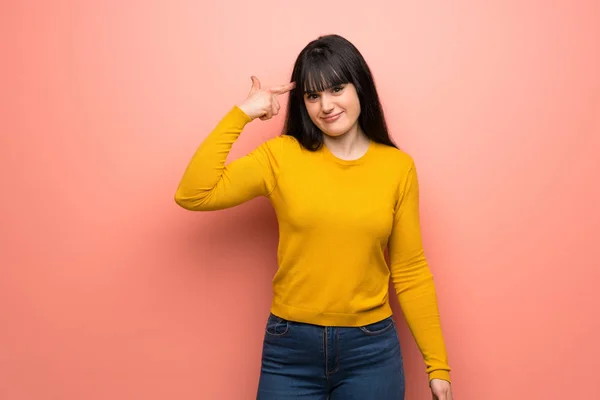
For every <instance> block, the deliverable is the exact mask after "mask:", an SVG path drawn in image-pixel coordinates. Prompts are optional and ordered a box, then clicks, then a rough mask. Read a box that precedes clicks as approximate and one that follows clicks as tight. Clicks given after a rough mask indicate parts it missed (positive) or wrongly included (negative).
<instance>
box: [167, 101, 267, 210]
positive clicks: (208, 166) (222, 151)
mask: <svg viewBox="0 0 600 400" xmlns="http://www.w3.org/2000/svg"><path fill="white" fill-rule="evenodd" d="M250 121H251V119H250V118H249V117H248V116H247V115H246V114H245V113H244V112H243V111H242V110H241V109H239V108H238V107H237V106H234V107H233V108H232V109H231V110H230V111H229V112H228V113H227V115H225V117H224V118H223V119H222V120H221V121H220V122H219V123H218V124H217V126H216V127H215V129H214V130H213V131H212V132H211V133H210V134H209V135H208V137H207V138H206V139H205V140H204V141H203V142H202V144H201V145H200V146H199V148H198V149H197V150H196V152H195V154H194V155H193V157H192V159H191V160H190V162H189V164H188V166H187V168H186V170H185V172H184V174H183V177H182V178H181V181H180V183H179V186H178V187H177V191H176V193H175V202H176V203H177V204H178V205H180V206H181V207H183V208H185V209H187V210H192V211H208V210H218V209H225V208H229V207H233V206H236V205H238V204H241V203H243V202H245V201H248V200H250V199H252V198H254V197H257V196H266V195H268V194H269V193H270V192H271V191H272V190H273V189H274V187H275V184H276V181H277V177H276V170H275V168H274V164H275V161H274V159H273V154H272V152H271V147H270V144H271V142H270V141H267V142H265V143H263V144H261V145H260V146H259V147H257V148H256V149H255V150H254V151H252V152H251V153H250V154H248V155H246V156H243V157H241V158H238V159H236V160H234V161H232V162H230V163H229V164H227V165H226V164H225V162H226V159H227V156H228V154H229V152H230V150H231V147H232V145H233V143H234V142H235V141H236V140H237V138H238V137H239V135H240V133H241V132H242V130H243V129H244V127H245V126H246V124H248V123H249V122H250Z"/></svg>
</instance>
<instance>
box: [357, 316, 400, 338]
mask: <svg viewBox="0 0 600 400" xmlns="http://www.w3.org/2000/svg"><path fill="white" fill-rule="evenodd" d="M394 326H395V324H394V319H393V318H392V317H388V318H386V319H384V320H381V321H378V322H373V323H372V324H369V325H364V326H361V327H360V330H361V331H363V332H364V333H366V334H368V335H379V334H382V333H384V332H387V331H389V330H390V329H391V328H393V327H394Z"/></svg>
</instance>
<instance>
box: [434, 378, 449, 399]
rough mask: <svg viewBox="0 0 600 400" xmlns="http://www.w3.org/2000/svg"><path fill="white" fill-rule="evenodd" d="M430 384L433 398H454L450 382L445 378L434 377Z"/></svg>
mask: <svg viewBox="0 0 600 400" xmlns="http://www.w3.org/2000/svg"><path fill="white" fill-rule="evenodd" d="M429 386H431V393H432V394H433V400H452V390H450V382H448V381H445V380H443V379H432V380H431V382H430V384H429Z"/></svg>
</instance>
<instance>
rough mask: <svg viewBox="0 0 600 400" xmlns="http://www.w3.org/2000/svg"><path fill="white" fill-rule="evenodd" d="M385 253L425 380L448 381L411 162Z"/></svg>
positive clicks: (415, 174) (448, 369)
mask: <svg viewBox="0 0 600 400" xmlns="http://www.w3.org/2000/svg"><path fill="white" fill-rule="evenodd" d="M388 252H389V258H390V269H391V275H392V282H393V284H394V288H395V290H396V294H397V296H398V300H399V303H400V307H401V309H402V312H403V314H404V317H405V320H406V323H407V325H408V327H409V329H410V331H411V333H412V335H413V337H414V338H415V341H416V343H417V346H418V347H419V349H420V351H421V354H422V355H423V358H424V361H425V365H426V371H427V373H428V375H429V380H431V379H434V378H438V379H444V380H447V381H450V367H449V365H448V361H447V356H446V348H445V344H444V339H443V336H442V329H441V324H440V316H439V312H438V304H437V298H436V291H435V286H434V281H433V275H432V273H431V271H430V269H429V265H428V263H427V260H426V258H425V254H424V250H423V245H422V239H421V228H420V216H419V184H418V180H417V173H416V169H415V165H414V162H412V160H411V164H410V169H409V170H408V172H407V174H406V177H405V179H404V180H403V184H402V185H400V193H399V199H398V202H397V205H396V209H395V214H394V225H393V229H392V234H391V236H390V240H389V245H388Z"/></svg>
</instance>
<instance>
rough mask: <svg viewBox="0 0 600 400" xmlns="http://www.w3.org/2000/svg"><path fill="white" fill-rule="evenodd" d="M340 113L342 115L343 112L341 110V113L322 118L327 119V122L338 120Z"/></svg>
mask: <svg viewBox="0 0 600 400" xmlns="http://www.w3.org/2000/svg"><path fill="white" fill-rule="evenodd" d="M342 112H343V111H342ZM340 115H342V113H341V112H340V113H337V114H335V115H330V116H328V117H325V118H322V119H323V121H325V122H334V121H336V120H337V119H338V118H339V117H340Z"/></svg>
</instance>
